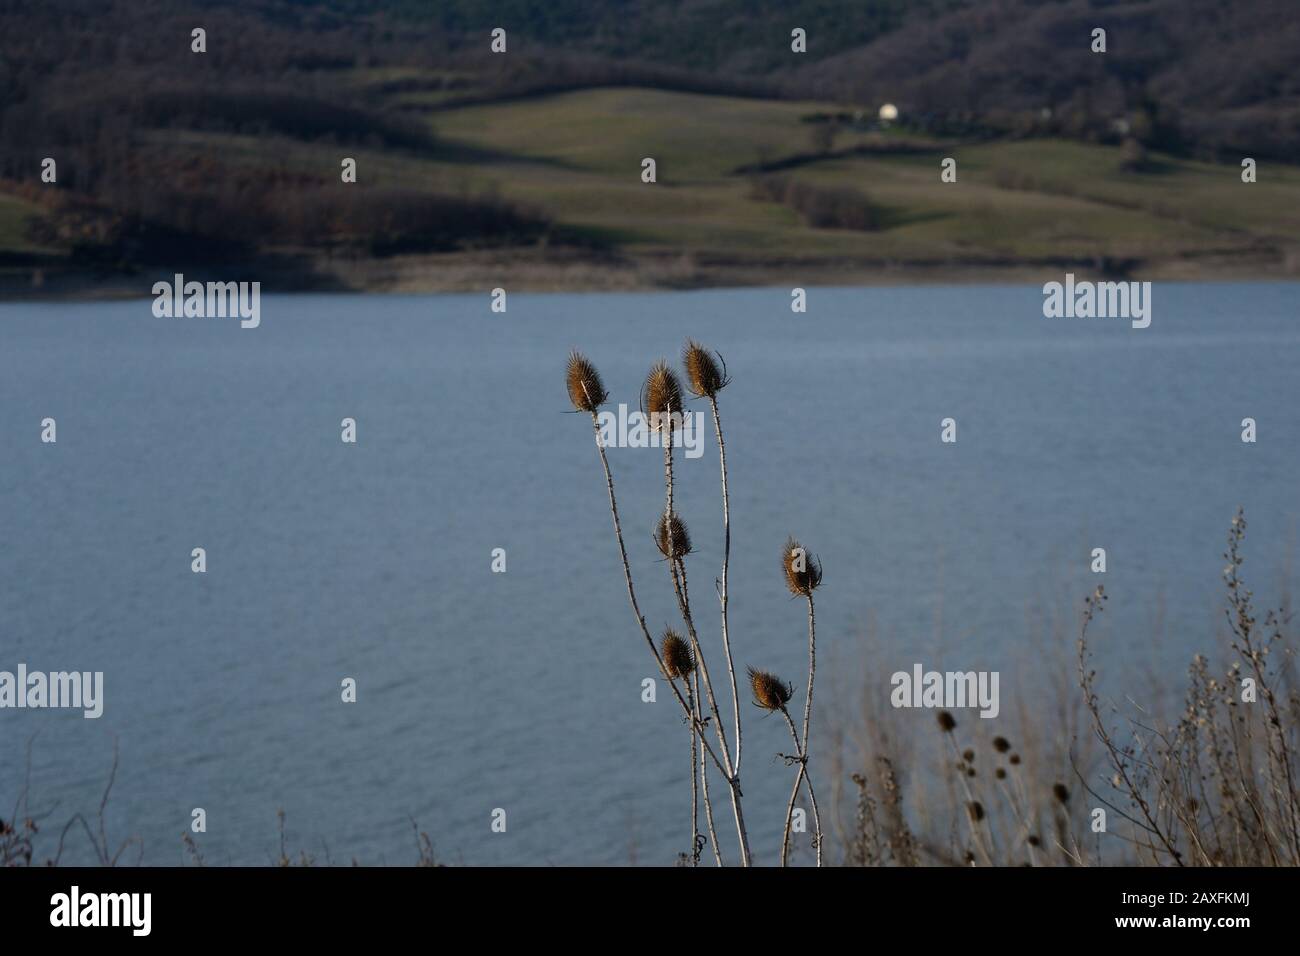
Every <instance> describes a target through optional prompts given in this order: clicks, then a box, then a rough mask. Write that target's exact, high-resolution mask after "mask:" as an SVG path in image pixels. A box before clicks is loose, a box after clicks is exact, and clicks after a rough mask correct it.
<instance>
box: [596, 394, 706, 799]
mask: <svg viewBox="0 0 1300 956" xmlns="http://www.w3.org/2000/svg"><path fill="white" fill-rule="evenodd" d="M591 424H592V428H593V429H594V430H595V434H596V451H597V452H599V453H600V463H601V466H602V467H603V468H604V469H605V487H606V488H607V489H608V491H609V512H610V515H611V516H612V517H613V519H614V537H615V538H616V539H617V540H618V553H619V557H620V558H621V559H622V561H623V579H624V581H626V582H627V597H628V600H629V601H630V602H631V604H632V614H633V615H634V616H635V617H636V621H637V624H639V625H640V626H641V634H642V636H644V637H645V642H646V646H647V647H649V648H650V654H651V656H653V657H654V659H655V663H656V664H657V665H659V673H660V674H665V675H666V674H667V673H668V672H667V670H666V669H665V668H664V662H663V659H662V658H661V657H660V656H659V648H657V647H655V642H654V638H653V637H651V636H650V629H649V628H648V627H646V623H645V615H644V614H642V613H641V606H640V605H639V604H638V603H637V599H636V588H635V587H634V586H633V585H632V568H631V565H629V564H628V560H627V545H626V544H625V543H624V542H623V527H622V523H621V522H620V521H619V517H618V499H617V498H615V496H614V475H613V473H612V472H611V471H610V470H609V457H608V456H607V455H606V454H605V446H604V444H603V443H602V442H601V440H600V419H599V418H598V417H597V416H596V413H595V412H594V411H593V412H592V413H591ZM668 686H669V687H671V688H672V690H673V695H674V696H675V697H676V698H677V702H678V703H679V704H681V706H682V711H683V712H684V713H685V714H686V719H687V720H689V721H690V722H691V723H692V724H693V725H695V726H696V727H697V729H698V730H700V731H701V733H700V744H701V746H702V747H703V748H704V753H706V754H707V755H708V756H709V758H710V759H711V760H712V761H713V762H714V763H715V764H717V766H718V769H719V770H720V771H722V773H723V774H727V769H726V768H725V767H724V766H723V764H722V761H720V760H719V759H718V755H717V754H716V753H714V751H713V748H712V747H711V746H709V742H708V740H706V739H705V737H704V734H703V732H702V731H703V726H702V725H701V724H699V723H698V721H697V720H696V716H695V712H694V710H693V709H692V708H691V707H689V706H687V704H686V698H685V697H683V696H682V692H681V691H680V690H678V689H677V685H676V684H674V683H673V682H672V681H668Z"/></svg>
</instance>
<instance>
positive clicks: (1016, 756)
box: [1008, 754, 1020, 767]
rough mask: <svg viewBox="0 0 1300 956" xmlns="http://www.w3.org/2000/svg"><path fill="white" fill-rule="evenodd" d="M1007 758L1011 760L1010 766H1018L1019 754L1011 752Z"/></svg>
mask: <svg viewBox="0 0 1300 956" xmlns="http://www.w3.org/2000/svg"><path fill="white" fill-rule="evenodd" d="M1008 759H1009V760H1010V762H1011V766H1013V767H1018V766H1020V754H1012V755H1011V756H1010V757H1009V758H1008Z"/></svg>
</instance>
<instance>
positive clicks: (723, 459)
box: [709, 395, 740, 774]
mask: <svg viewBox="0 0 1300 956" xmlns="http://www.w3.org/2000/svg"><path fill="white" fill-rule="evenodd" d="M709 405H710V406H712V408H713V431H714V434H716V435H717V437H718V470H719V472H720V473H721V475H722V581H721V584H720V586H719V590H718V601H719V602H720V603H721V605H722V651H723V654H724V655H725V656H726V658H727V673H728V674H729V675H730V677H731V705H732V718H733V720H734V721H735V725H736V759H735V762H734V763H733V764H732V766H733V767H734V769H735V771H736V773H737V774H739V773H740V691H739V689H738V687H737V684H736V665H735V663H734V662H733V661H732V658H731V639H730V637H729V635H728V630H727V599H728V593H729V592H728V591H727V568H728V565H729V564H730V563H731V496H730V495H729V494H728V492H727V446H726V444H725V443H724V442H723V440H722V418H721V417H720V416H719V414H718V398H717V395H711V396H710V397H709Z"/></svg>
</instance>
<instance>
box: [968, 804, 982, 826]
mask: <svg viewBox="0 0 1300 956" xmlns="http://www.w3.org/2000/svg"><path fill="white" fill-rule="evenodd" d="M966 812H967V813H969V814H970V818H971V819H972V820H974V821H975V822H976V823H978V822H979V821H981V820H983V819H984V804H982V803H980V802H979V801H978V800H972V801H971V802H970V803H968V804H966Z"/></svg>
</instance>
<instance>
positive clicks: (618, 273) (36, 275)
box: [0, 247, 1300, 302]
mask: <svg viewBox="0 0 1300 956" xmlns="http://www.w3.org/2000/svg"><path fill="white" fill-rule="evenodd" d="M174 272H181V273H183V274H185V275H186V277H187V278H192V279H195V280H198V281H205V280H215V281H230V280H240V279H246V280H255V281H260V282H262V284H263V286H264V290H263V291H264V292H266V293H267V294H315V295H319V294H322V293H344V294H353V295H357V294H372V295H374V294H378V295H385V294H387V295H434V294H463V293H471V292H487V291H489V290H491V289H493V288H497V287H501V288H505V289H506V290H507V291H508V292H521V293H583V292H591V293H608V292H666V291H701V290H706V289H742V288H772V287H782V286H788V287H790V288H794V287H796V286H799V287H812V288H817V287H846V286H847V287H863V288H872V287H888V286H919V285H990V284H1011V285H1040V284H1042V283H1043V282H1045V281H1050V280H1053V279H1059V278H1060V277H1061V276H1062V275H1064V274H1065V273H1067V272H1072V273H1074V274H1075V275H1076V276H1078V277H1079V278H1091V279H1112V280H1120V279H1127V280H1130V281H1131V280H1146V281H1155V282H1269V281H1289V282H1300V259H1297V258H1296V257H1292V256H1285V257H1283V256H1276V257H1273V258H1272V260H1271V261H1262V260H1261V259H1259V258H1253V257H1252V258H1250V259H1249V260H1247V257H1245V256H1241V255H1224V256H1216V257H1198V258H1196V259H1160V260H1149V261H1138V262H1124V263H1113V264H1111V263H1106V262H1097V261H1092V262H1088V261H1078V260H1074V261H1072V260H1066V259H1051V260H1045V261H1042V262H1027V261H989V262H939V261H933V262H930V261H926V262H920V261H905V260H900V261H852V260H850V261H842V260H827V259H816V260H809V261H792V260H789V259H773V260H769V261H759V260H746V261H739V260H735V259H729V258H725V257H721V256H709V255H706V254H697V253H690V252H684V253H662V252H654V253H644V254H637V255H623V256H617V257H615V256H611V257H608V258H603V257H593V256H591V255H590V254H589V253H587V252H581V251H573V252H571V251H568V250H556V249H554V248H552V249H545V250H538V249H536V248H533V247H530V248H527V249H523V250H519V249H496V250H477V251H472V252H453V253H437V254H421V255H404V256H393V257H390V258H385V259H373V258H364V259H363V258H357V259H350V258H343V257H322V258H318V259H314V260H310V262H309V263H307V264H301V262H300V263H299V264H295V265H293V266H289V267H286V266H285V265H284V261H283V260H281V261H279V262H270V263H266V264H265V265H262V264H258V263H248V264H242V265H235V266H228V267H218V268H215V269H214V268H213V267H211V266H209V267H200V266H197V265H195V264H192V263H190V264H178V265H177V266H175V267H169V268H168V269H166V270H163V269H159V270H157V271H145V270H141V271H139V272H136V273H127V272H115V273H110V274H107V275H105V274H102V273H95V272H92V271H91V270H88V269H76V268H70V269H62V268H58V264H57V263H55V264H51V266H50V267H49V268H45V267H42V266H40V265H37V266H32V267H30V268H15V267H11V268H10V269H7V270H5V271H3V272H0V302H41V301H47V302H68V301H73V302H77V301H114V300H122V299H138V298H150V297H152V292H151V288H152V285H153V283H154V282H155V281H157V280H158V279H159V278H160V277H162V276H166V277H167V278H170V276H171V275H172V274H173V273H174Z"/></svg>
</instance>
